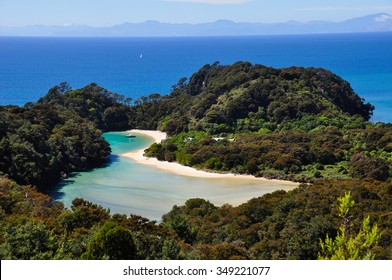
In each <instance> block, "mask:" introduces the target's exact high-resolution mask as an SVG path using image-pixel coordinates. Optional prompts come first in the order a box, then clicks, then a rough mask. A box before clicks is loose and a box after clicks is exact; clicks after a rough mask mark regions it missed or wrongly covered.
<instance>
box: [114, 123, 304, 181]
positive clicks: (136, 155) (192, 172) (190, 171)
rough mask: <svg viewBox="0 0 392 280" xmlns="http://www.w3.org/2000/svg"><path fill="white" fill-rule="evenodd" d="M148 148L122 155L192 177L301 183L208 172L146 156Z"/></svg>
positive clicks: (157, 134)
mask: <svg viewBox="0 0 392 280" xmlns="http://www.w3.org/2000/svg"><path fill="white" fill-rule="evenodd" d="M127 133H132V134H142V135H146V136H149V137H151V138H153V139H154V142H155V143H161V142H162V141H163V140H164V139H166V138H167V135H166V133H164V132H161V131H157V130H138V129H133V130H130V131H127ZM146 148H148V146H146V147H144V148H142V149H139V150H136V151H131V152H128V153H124V154H122V156H124V157H127V158H130V159H133V160H134V161H136V162H137V163H141V164H145V165H150V166H154V167H156V168H159V169H162V170H165V171H168V172H171V173H174V174H178V175H182V176H190V177H198V178H217V179H219V178H221V179H235V180H257V181H265V182H276V183H279V185H282V186H287V187H290V189H292V188H294V187H297V186H298V185H299V183H296V182H291V181H284V180H276V179H266V178H261V177H255V176H252V175H238V174H232V173H225V174H221V173H212V172H206V171H202V170H197V169H195V168H192V167H189V166H184V165H181V164H179V163H176V162H168V161H159V160H157V159H156V158H149V157H146V156H144V150H145V149H146Z"/></svg>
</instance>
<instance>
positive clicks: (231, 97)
mask: <svg viewBox="0 0 392 280" xmlns="http://www.w3.org/2000/svg"><path fill="white" fill-rule="evenodd" d="M373 110H374V107H373V106H372V105H371V104H369V103H366V102H365V101H364V100H363V99H362V98H361V97H360V96H358V95H357V94H356V93H355V92H354V91H353V89H352V88H351V87H350V84H349V83H348V82H347V81H344V80H343V79H342V78H340V77H338V76H337V75H335V74H334V73H332V72H330V71H328V70H325V69H320V68H302V67H290V68H282V69H275V68H271V67H266V66H263V65H252V64H251V63H248V62H238V63H235V64H232V65H227V66H222V65H220V64H219V63H214V64H212V65H205V66H204V67H202V68H201V69H200V70H199V71H197V72H196V73H194V74H193V75H192V76H191V77H190V78H189V79H187V78H181V79H180V80H179V81H178V83H177V84H175V85H173V90H172V92H171V93H170V94H169V95H166V96H161V95H159V94H151V95H149V96H148V97H141V98H140V99H137V100H131V99H129V98H126V97H124V96H122V95H119V94H116V93H112V92H110V91H108V90H106V89H104V88H102V87H100V86H98V85H97V84H94V83H93V84H90V85H87V86H86V87H84V88H81V89H72V88H70V86H69V85H68V84H67V83H62V84H60V85H58V86H55V87H54V88H52V89H50V90H49V92H48V93H47V94H46V95H45V96H43V97H42V98H41V99H39V100H38V101H37V102H36V103H28V104H26V105H25V106H23V107H18V106H0V157H1V159H2V160H1V161H0V217H1V222H0V231H1V233H2V238H1V240H0V256H1V259H317V258H333V257H334V254H333V253H331V252H326V250H324V249H323V248H324V247H323V246H322V244H324V243H322V242H320V240H322V241H323V240H326V237H327V236H329V237H332V238H335V237H336V236H338V235H339V234H340V229H341V227H342V223H343V221H342V217H341V216H340V215H339V207H340V206H339V205H343V202H344V201H346V202H347V203H349V204H350V205H353V206H352V207H349V210H350V217H343V218H344V219H346V220H345V221H346V222H347V219H349V224H348V226H349V231H350V233H351V234H352V236H353V235H354V233H357V232H365V233H367V231H366V230H367V229H368V230H369V229H370V225H369V224H368V227H367V228H364V226H363V221H366V219H368V223H371V224H372V225H375V224H376V225H377V226H378V229H376V231H375V233H376V235H375V238H374V240H376V241H377V242H375V243H372V244H370V245H369V246H367V247H366V246H362V247H361V248H362V249H361V250H362V251H361V252H360V254H359V255H357V256H358V257H357V258H370V257H372V258H377V259H391V258H392V255H391V248H392V231H391V228H392V227H391V224H392V216H391V215H390V212H391V201H392V197H391V196H392V191H391V190H392V181H391V179H392V176H391V165H392V124H388V123H372V122H371V121H370V119H371V116H372V112H373ZM130 129H139V132H141V131H140V130H150V131H151V130H152V131H161V132H160V133H162V134H161V136H163V135H165V137H162V138H161V139H160V140H163V139H165V140H164V141H156V143H154V144H153V145H151V146H150V147H149V148H148V149H147V150H145V151H144V150H141V151H139V152H138V153H137V154H136V155H135V154H133V155H131V156H132V157H133V158H139V161H143V160H144V161H145V157H149V158H150V159H151V160H152V158H154V161H156V162H157V161H161V162H166V163H170V164H174V163H176V164H181V166H184V167H185V168H188V169H192V170H193V171H195V172H196V173H195V175H194V176H199V175H198V174H201V173H197V172H203V174H206V172H208V173H207V174H215V175H216V176H232V177H233V178H234V179H235V178H238V179H240V178H241V176H254V178H255V179H257V180H267V179H268V180H271V179H278V180H283V181H282V184H284V181H294V182H298V183H297V185H298V187H296V188H294V189H293V190H290V191H287V192H286V191H283V190H281V191H275V192H273V193H270V194H266V195H264V196H262V197H256V198H253V199H251V200H249V201H248V202H246V203H244V204H241V205H239V206H236V207H233V206H231V205H228V204H225V205H222V206H215V205H214V204H212V203H211V202H209V201H206V200H204V199H201V198H193V199H190V200H188V201H186V202H185V204H184V205H182V206H178V205H175V206H173V208H172V210H171V211H170V212H169V213H166V214H165V215H164V216H163V217H162V221H161V222H160V223H159V224H158V223H157V222H156V221H150V220H148V219H147V218H144V217H141V216H138V215H137V213H132V214H131V215H129V216H127V215H120V214H116V213H110V211H109V210H108V209H104V208H103V207H101V206H100V205H97V204H95V203H92V202H88V201H86V200H84V199H82V198H77V199H75V200H74V201H73V204H72V207H71V208H70V209H65V208H64V205H62V203H58V202H55V201H54V200H53V198H51V197H49V196H47V195H45V194H43V193H44V192H45V190H47V189H48V188H49V189H50V188H51V187H53V186H54V185H55V184H56V183H58V182H59V181H60V180H61V179H62V178H63V177H64V176H67V174H70V173H72V172H77V171H85V170H90V169H91V168H96V167H100V166H103V165H104V164H105V163H106V162H107V160H108V156H109V155H110V151H111V150H110V146H109V144H108V143H107V142H106V141H105V139H104V138H103V137H102V132H105V131H127V130H130ZM137 131H138V130H132V132H130V134H129V135H132V136H135V135H136V133H137ZM134 133H135V134H134ZM166 135H167V138H166ZM128 156H129V155H128ZM148 161H150V160H148ZM222 174H231V175H222ZM351 201H355V204H354V203H351ZM339 203H340V204H339ZM345 226H347V224H346V225H345ZM365 233H364V236H365ZM378 233H380V234H378ZM376 237H377V238H376ZM346 257H347V258H349V257H350V256H349V255H347V256H346Z"/></svg>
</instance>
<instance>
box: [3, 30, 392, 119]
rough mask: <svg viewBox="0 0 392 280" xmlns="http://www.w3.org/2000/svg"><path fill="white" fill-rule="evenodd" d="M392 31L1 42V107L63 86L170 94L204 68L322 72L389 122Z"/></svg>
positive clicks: (133, 94)
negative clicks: (241, 64) (245, 65)
mask: <svg viewBox="0 0 392 280" xmlns="http://www.w3.org/2000/svg"><path fill="white" fill-rule="evenodd" d="M391 49H392V33H364V34H333V35H332V34H330V35H287V36H252V37H192V38H184V37H179V38H33V37H0V104H1V105H8V104H14V105H23V104H25V103H26V102H30V101H33V102H34V101H37V100H38V98H40V97H41V96H42V95H44V94H46V93H47V91H48V90H49V89H50V88H51V87H53V86H55V85H57V84H59V83H61V82H64V81H66V82H68V83H69V84H70V85H71V86H72V87H73V88H80V87H83V86H85V85H87V84H90V83H92V82H95V83H97V84H98V85H100V86H102V87H105V88H107V89H108V90H110V91H112V92H116V93H120V94H123V95H125V96H127V97H132V98H133V99H134V100H135V99H136V98H138V97H140V96H143V95H144V96H146V95H149V94H151V93H160V94H162V95H164V94H168V93H169V92H170V90H171V86H172V85H174V84H176V83H177V81H178V80H179V79H180V78H182V77H188V78H189V77H190V76H191V75H192V73H194V72H195V71H197V70H198V69H200V68H201V67H202V66H203V65H205V64H212V63H214V62H216V61H218V62H220V63H221V64H222V65H225V64H230V63H234V62H237V61H249V62H251V63H254V64H255V63H258V64H263V65H266V66H272V67H289V66H293V65H295V66H304V67H323V68H326V69H329V70H331V71H333V72H334V73H336V74H338V75H340V76H341V77H343V78H344V79H346V80H348V81H349V82H350V84H351V86H352V87H353V89H354V90H355V91H356V92H357V93H358V94H359V95H360V96H361V97H363V98H365V99H366V101H368V102H370V103H372V104H373V105H375V106H376V110H375V113H374V117H373V119H372V120H373V121H374V122H378V121H383V122H392V114H391V111H392V66H391V65H392V51H391Z"/></svg>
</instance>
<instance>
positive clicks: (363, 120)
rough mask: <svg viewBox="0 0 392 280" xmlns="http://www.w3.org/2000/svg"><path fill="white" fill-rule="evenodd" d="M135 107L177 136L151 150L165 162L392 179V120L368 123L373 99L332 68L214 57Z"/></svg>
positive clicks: (145, 123)
mask: <svg viewBox="0 0 392 280" xmlns="http://www.w3.org/2000/svg"><path fill="white" fill-rule="evenodd" d="M132 109H133V114H132V116H131V125H132V126H133V127H139V128H146V129H157V128H158V129H160V130H163V131H166V132H167V133H168V134H169V135H171V136H172V137H171V138H170V139H169V140H167V141H165V142H164V143H163V144H156V145H153V146H152V147H150V149H148V151H147V155H148V156H153V157H157V158H158V159H159V160H167V161H177V162H179V163H181V164H184V165H189V166H193V167H196V168H200V169H207V170H213V171H218V172H234V173H246V174H252V175H256V176H264V177H268V178H281V179H290V180H296V181H311V180H313V179H314V178H321V177H326V178H341V179H347V178H372V179H377V180H382V181H385V180H388V179H389V178H390V166H391V161H392V153H391V152H392V144H391V143H392V130H391V128H392V126H391V125H390V124H381V123H380V124H372V123H370V122H368V120H369V119H370V117H371V115H372V112H373V109H374V108H373V106H372V105H370V104H368V103H365V102H364V100H363V99H362V98H360V97H359V96H358V95H357V94H355V93H354V91H353V90H352V88H351V87H350V85H349V83H348V82H346V81H344V80H343V79H341V78H340V77H338V76H336V75H335V74H333V73H331V72H330V71H327V70H324V69H319V68H300V67H291V68H287V69H273V68H269V67H264V66H261V65H251V64H250V63H246V62H239V63H236V64H233V65H229V66H220V65H218V64H213V65H206V66H204V67H203V68H202V69H200V70H199V71H198V72H196V73H195V74H193V75H192V77H191V78H190V79H189V82H188V83H186V79H185V78H182V79H181V80H180V81H179V82H178V84H177V85H174V86H173V91H172V93H171V94H170V95H169V96H163V97H160V96H157V95H152V96H150V97H149V98H144V99H143V100H138V101H137V102H136V104H135V106H134V107H133V108H132Z"/></svg>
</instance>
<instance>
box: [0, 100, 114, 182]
mask: <svg viewBox="0 0 392 280" xmlns="http://www.w3.org/2000/svg"><path fill="white" fill-rule="evenodd" d="M0 119H1V120H2V121H4V123H3V124H2V126H1V129H2V132H1V135H2V137H1V138H0V159H1V161H0V172H2V173H3V174H7V175H8V176H9V177H10V178H12V179H14V180H16V181H17V182H18V183H22V184H32V185H36V186H39V187H46V186H50V185H52V184H54V183H56V182H57V181H58V180H59V179H60V177H61V175H62V174H66V173H69V172H73V171H78V170H79V171H80V170H87V169H91V168H93V167H98V166H100V165H102V164H103V163H105V162H106V158H107V156H108V155H109V153H110V147H109V145H108V143H107V142H106V141H105V140H104V139H103V138H102V136H101V131H100V130H98V129H97V128H96V127H95V126H94V125H93V124H92V123H91V122H90V121H88V120H86V119H83V118H81V117H80V116H79V115H77V114H76V113H75V112H73V111H72V110H67V111H63V110H62V109H59V108H57V107H56V106H54V105H48V104H37V105H34V106H31V107H30V108H29V109H28V108H19V107H12V106H9V107H0Z"/></svg>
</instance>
